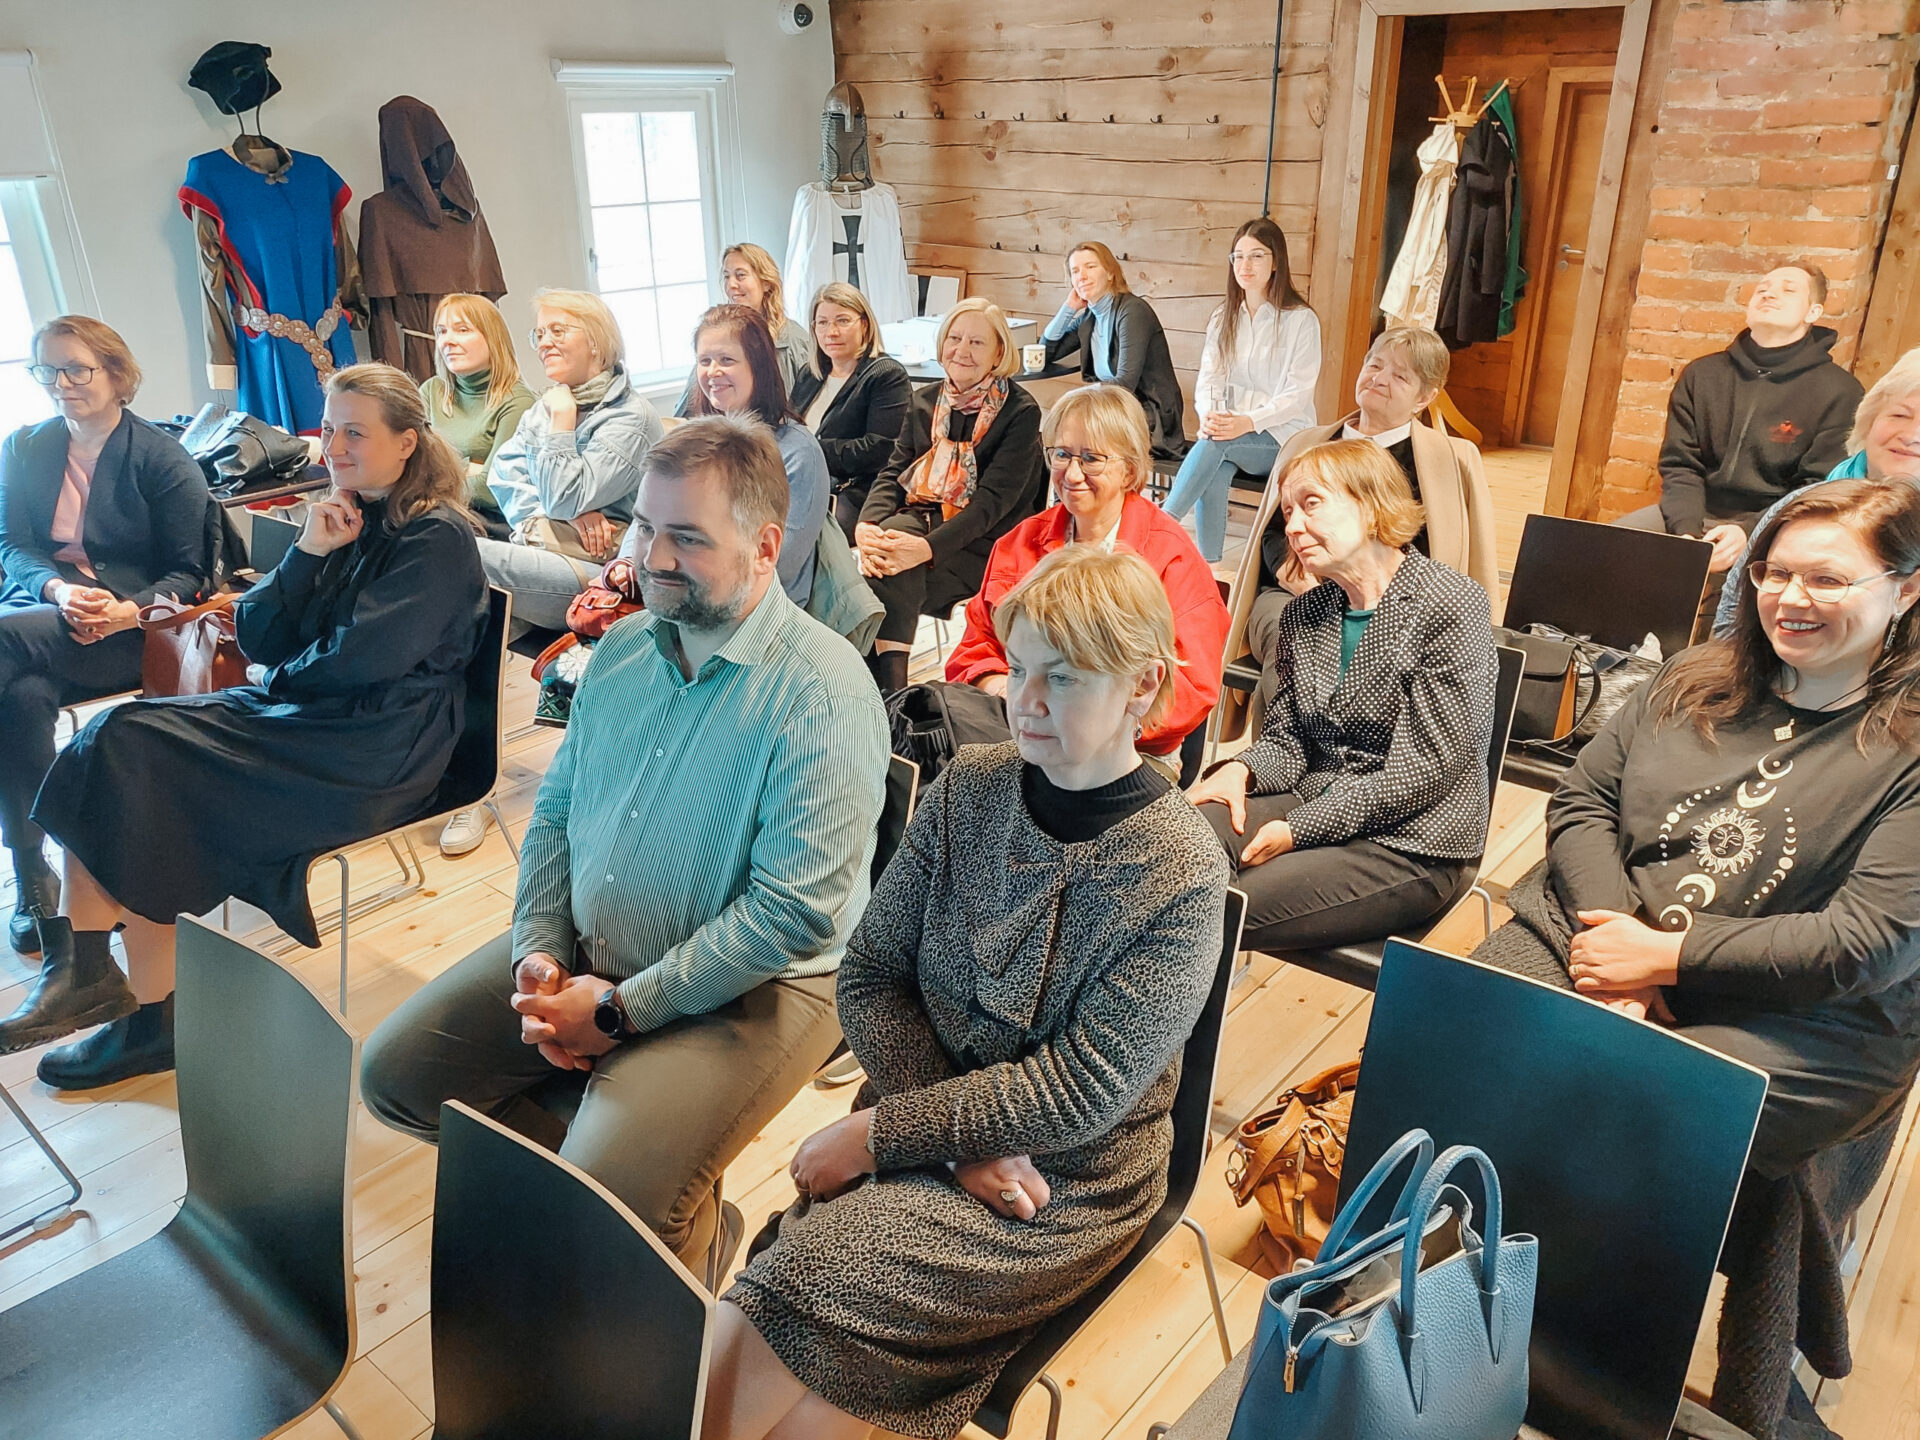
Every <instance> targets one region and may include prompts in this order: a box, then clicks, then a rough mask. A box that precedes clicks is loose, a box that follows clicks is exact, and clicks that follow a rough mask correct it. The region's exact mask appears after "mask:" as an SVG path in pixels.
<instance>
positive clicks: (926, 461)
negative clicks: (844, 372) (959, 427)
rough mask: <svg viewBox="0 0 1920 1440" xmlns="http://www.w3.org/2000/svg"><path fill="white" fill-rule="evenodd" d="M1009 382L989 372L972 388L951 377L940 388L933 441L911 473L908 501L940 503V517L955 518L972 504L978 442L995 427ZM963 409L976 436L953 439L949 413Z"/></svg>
mask: <svg viewBox="0 0 1920 1440" xmlns="http://www.w3.org/2000/svg"><path fill="white" fill-rule="evenodd" d="M1010 388H1011V387H1010V386H1009V384H1008V382H1007V380H1006V378H1005V377H1004V376H1000V375H990V376H988V377H987V378H986V379H985V380H982V381H981V382H980V383H979V384H978V385H976V386H974V387H973V388H972V389H971V390H955V389H954V388H953V383H952V382H951V381H948V382H947V383H945V384H943V385H942V386H941V387H940V398H939V399H938V400H937V401H935V402H934V406H933V444H932V446H931V447H929V449H928V450H927V453H926V454H924V455H922V456H921V457H920V458H919V459H918V460H916V461H914V462H913V467H912V468H911V469H910V470H908V471H907V474H906V491H907V503H908V504H909V505H934V504H937V505H939V507H940V517H941V519H943V520H951V519H952V518H953V517H954V516H955V515H957V514H959V513H960V512H961V511H962V510H964V509H966V508H967V505H968V503H969V502H970V501H971V500H972V499H973V490H974V487H975V486H976V485H978V484H979V483H980V467H979V463H978V462H977V461H976V460H975V458H974V454H973V447H974V444H975V442H977V441H978V440H979V439H980V438H981V437H982V436H984V435H985V434H986V433H987V431H989V430H991V429H992V428H993V422H994V420H995V418H996V417H997V416H998V415H999V414H1000V407H1001V406H1002V405H1004V404H1006V403H1007V393H1008V391H1009V390H1010ZM956 410H958V411H959V412H960V413H961V414H962V415H972V416H974V417H975V418H974V422H973V439H972V440H949V439H948V438H947V431H948V429H949V426H948V423H947V422H948V417H949V416H950V415H952V413H953V412H954V411H956Z"/></svg>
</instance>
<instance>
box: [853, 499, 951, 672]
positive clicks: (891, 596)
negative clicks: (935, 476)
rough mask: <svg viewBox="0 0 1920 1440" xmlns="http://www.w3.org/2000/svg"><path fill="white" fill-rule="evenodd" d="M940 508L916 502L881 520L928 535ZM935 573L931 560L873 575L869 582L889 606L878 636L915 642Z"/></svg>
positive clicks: (889, 526) (890, 527) (892, 526)
mask: <svg viewBox="0 0 1920 1440" xmlns="http://www.w3.org/2000/svg"><path fill="white" fill-rule="evenodd" d="M939 515H940V512H939V510H938V509H937V508H933V507H930V506H915V507H914V508H913V509H911V510H902V511H901V512H900V513H899V514H897V515H890V516H888V517H887V518H886V519H885V520H882V521H881V522H880V528H881V529H882V530H900V531H904V532H905V533H906V534H908V535H919V536H923V537H924V536H926V535H927V534H929V533H930V532H931V531H932V529H933V527H934V525H935V524H937V523H938V521H939ZM932 574H933V566H932V564H931V563H929V564H926V565H915V566H914V567H913V568H912V569H911V570H901V571H899V572H898V573H896V574H893V575H881V576H877V577H871V578H869V579H868V581H867V586H868V588H869V589H871V590H872V591H873V594H874V598H875V599H877V600H879V602H880V603H881V604H882V605H884V606H886V607H887V613H886V615H885V617H884V618H883V619H882V620H881V621H880V633H879V634H878V635H877V636H875V637H874V638H875V639H878V640H896V641H898V642H899V643H900V644H902V645H911V644H912V643H913V637H914V635H915V633H916V632H917V631H918V630H919V629H920V612H921V610H922V609H923V608H924V607H925V606H926V603H927V581H928V580H929V579H930V578H931V576H932Z"/></svg>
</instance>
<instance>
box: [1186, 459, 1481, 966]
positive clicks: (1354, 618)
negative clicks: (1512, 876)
mask: <svg viewBox="0 0 1920 1440" xmlns="http://www.w3.org/2000/svg"><path fill="white" fill-rule="evenodd" d="M1280 509H1281V512H1282V513H1283V514H1284V515H1285V516H1286V523H1287V539H1288V540H1289V541H1290V542H1291V544H1292V546H1293V554H1294V558H1295V559H1296V560H1298V561H1299V563H1300V565H1301V567H1302V568H1303V569H1304V570H1305V571H1306V574H1307V576H1308V577H1309V579H1310V580H1311V581H1313V582H1315V583H1314V584H1313V586H1312V588H1311V589H1309V590H1307V591H1305V593H1303V594H1302V595H1301V596H1300V597H1299V598H1298V599H1296V600H1295V601H1294V602H1293V603H1292V604H1291V605H1289V606H1287V608H1286V609H1285V610H1283V611H1282V612H1281V614H1280V632H1279V637H1278V639H1277V641H1276V642H1275V646H1274V653H1273V657H1272V658H1271V659H1270V660H1269V661H1268V662H1267V664H1268V666H1269V667H1271V668H1272V669H1273V670H1274V672H1275V675H1276V677H1277V681H1276V684H1275V686H1274V694H1273V703H1272V704H1271V705H1269V706H1268V708H1267V715H1266V722H1265V725H1264V726H1263V728H1262V729H1261V732H1260V738H1259V739H1258V740H1256V741H1255V742H1254V743H1253V744H1252V745H1249V746H1248V747H1247V748H1246V749H1245V750H1242V751H1241V752H1240V754H1239V755H1238V756H1236V757H1235V758H1234V759H1232V760H1229V761H1227V763H1226V764H1224V765H1221V766H1219V767H1217V768H1216V769H1215V770H1214V771H1213V772H1212V773H1211V774H1209V775H1208V776H1207V777H1206V778H1205V779H1203V780H1202V781H1201V782H1200V783H1199V784H1198V785H1195V786H1194V787H1193V789H1192V790H1191V791H1189V792H1188V794H1189V798H1191V799H1192V801H1193V803H1194V804H1196V805H1199V806H1201V807H1202V809H1201V813H1202V814H1203V815H1205V816H1206V817H1207V818H1208V819H1209V820H1210V821H1212V822H1213V828H1214V832H1215V834H1217V835H1218V836H1219V840H1220V845H1221V848H1222V849H1223V850H1224V851H1225V852H1226V854H1227V856H1228V858H1229V860H1230V862H1231V863H1232V865H1233V868H1234V873H1235V875H1236V877H1237V878H1236V880H1235V883H1236V884H1238V885H1239V886H1240V887H1241V888H1242V889H1244V890H1245V891H1246V892H1247V900H1248V906H1247V947H1248V948H1249V949H1252V950H1269V951H1280V950H1290V949H1299V948H1301V947H1304V946H1313V947H1320V946H1328V945H1346V944H1352V943H1354V942H1356V941H1361V940H1373V939H1378V938H1380V937H1381V936H1385V935H1397V934H1401V933H1403V932H1404V931H1405V930H1406V929H1407V928H1408V927H1410V926H1414V925H1419V924H1421V923H1423V922H1425V921H1428V920H1431V919H1433V918H1434V917H1435V916H1436V915H1439V914H1440V913H1441V912H1442V911H1444V910H1445V909H1446V908H1447V907H1448V906H1449V905H1451V904H1452V903H1453V902H1454V901H1455V900H1457V899H1459V898H1460V896H1461V895H1463V894H1464V893H1466V890H1467V887H1468V886H1470V885H1472V884H1473V877H1474V872H1475V862H1476V861H1477V860H1478V859H1479V857H1480V854H1481V852H1482V851H1483V850H1484V849H1485V848H1486V843H1487V799H1488V797H1487V747H1488V745H1489V743H1490V742H1491V740H1492V736H1493V687H1494V676H1495V665H1494V655H1493V624H1492V621H1491V619H1490V618H1489V615H1488V607H1487V592H1486V591H1484V590H1482V589H1481V588H1480V587H1479V586H1478V585H1476V584H1475V583H1474V582H1473V581H1471V580H1469V579H1467V578H1466V577H1465V576H1464V575H1461V574H1459V573H1457V572H1455V571H1453V570H1449V569H1448V568H1447V567H1446V566H1444V565H1442V564H1439V563H1438V562H1437V561H1433V560H1429V559H1428V558H1427V557H1426V556H1424V555H1422V554H1421V553H1420V552H1419V551H1418V550H1416V549H1414V548H1413V546H1412V543H1411V542H1412V540H1413V537H1414V536H1415V535H1416V534H1418V533H1419V530H1420V526H1421V522H1422V519H1423V516H1422V513H1421V509H1420V506H1419V504H1418V502H1416V501H1415V500H1414V498H1413V492H1412V490H1411V489H1410V488H1409V487H1408V485H1407V477H1406V474H1405V472H1403V471H1402V470H1401V468H1400V467H1399V465H1398V464H1396V463H1395V462H1394V459H1393V457H1392V456H1391V455H1389V454H1388V453H1387V452H1386V451H1385V450H1382V449H1381V448H1380V447H1379V446H1378V445H1376V444H1374V443H1373V442H1372V441H1371V440H1336V441H1334V442H1333V443H1331V444H1328V445H1322V446H1320V447H1319V448H1318V449H1315V450H1309V451H1308V452H1307V453H1306V454H1304V455H1302V456H1301V457H1300V458H1299V459H1298V460H1296V461H1294V464H1293V468H1292V469H1291V470H1290V471H1289V472H1288V474H1287V478H1286V482H1285V483H1284V484H1283V485H1282V486H1281V487H1280Z"/></svg>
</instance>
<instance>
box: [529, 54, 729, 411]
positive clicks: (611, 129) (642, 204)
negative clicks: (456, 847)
mask: <svg viewBox="0 0 1920 1440" xmlns="http://www.w3.org/2000/svg"><path fill="white" fill-rule="evenodd" d="M557 73H558V75H559V78H560V82H561V84H562V85H563V86H565V87H566V88H567V90H568V112H569V116H570V120H571V124H572V130H573V147H574V159H575V166H576V171H577V175H578V180H579V191H580V211H581V227H582V233H583V235H584V238H585V242H586V247H587V257H586V258H587V273H588V276H589V284H590V285H591V286H592V288H593V289H594V290H595V291H596V292H597V293H598V294H599V295H600V296H601V297H602V298H604V299H605V300H606V302H607V305H608V307H609V308H611V309H612V311H613V313H614V315H615V316H616V317H618V319H619V321H620V333H621V336H622V338H623V339H624V340H625V342H626V349H627V370H628V373H629V375H630V376H631V377H632V379H633V381H634V383H635V384H636V385H639V386H641V387H643V388H644V387H647V386H650V385H664V384H669V383H671V382H673V381H675V380H678V379H680V378H682V377H684V376H685V375H686V374H687V372H688V371H689V370H690V369H691V368H692V365H693V326H694V322H695V321H696V320H698V319H699V317H700V312H701V311H703V310H705V309H706V308H707V306H708V305H710V304H712V303H713V301H714V299H715V298H716V297H717V296H718V294H719V286H718V278H719V276H718V271H719V259H718V257H719V248H720V245H721V244H722V243H723V241H722V237H723V235H726V234H728V233H730V232H731V230H732V225H733V220H734V216H735V215H736V214H737V213H738V207H737V204H736V203H734V199H733V197H732V196H730V195H729V194H728V193H727V191H726V187H725V186H723V185H722V183H721V179H720V177H721V176H723V175H737V173H738V169H739V167H738V164H737V163H735V162H736V156H735V153H734V152H735V150H736V148H737V146H736V142H735V139H734V125H733V108H732V107H733V95H732V77H731V74H730V73H728V72H727V71H726V70H724V69H720V68H716V67H681V66H658V67H642V66H622V65H562V66H560V67H558V72H557Z"/></svg>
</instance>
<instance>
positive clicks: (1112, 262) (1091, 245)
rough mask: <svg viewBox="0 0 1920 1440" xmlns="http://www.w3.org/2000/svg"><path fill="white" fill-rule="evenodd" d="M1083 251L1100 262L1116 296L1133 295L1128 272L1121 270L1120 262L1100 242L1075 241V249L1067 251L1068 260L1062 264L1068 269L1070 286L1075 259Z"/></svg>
mask: <svg viewBox="0 0 1920 1440" xmlns="http://www.w3.org/2000/svg"><path fill="white" fill-rule="evenodd" d="M1082 250H1084V251H1086V252H1087V253H1088V254H1089V255H1091V256H1093V258H1094V259H1096V260H1098V261H1099V262H1100V268H1101V269H1102V270H1104V271H1106V272H1107V283H1108V284H1110V285H1112V286H1113V293H1114V294H1116V295H1128V294H1131V293H1132V292H1131V291H1130V290H1128V289H1127V272H1126V271H1124V270H1122V269H1121V268H1120V262H1119V261H1118V260H1116V259H1115V258H1114V255H1113V251H1112V250H1111V249H1109V248H1108V247H1107V246H1106V245H1104V244H1102V243H1101V242H1100V241H1098V240H1078V241H1075V242H1074V246H1073V248H1072V249H1071V250H1069V251H1067V258H1066V259H1065V260H1063V261H1061V262H1060V263H1061V264H1062V265H1063V266H1065V267H1066V271H1067V284H1068V285H1072V284H1073V257H1074V256H1076V255H1078V254H1079V253H1080V252H1081V251H1082Z"/></svg>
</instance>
